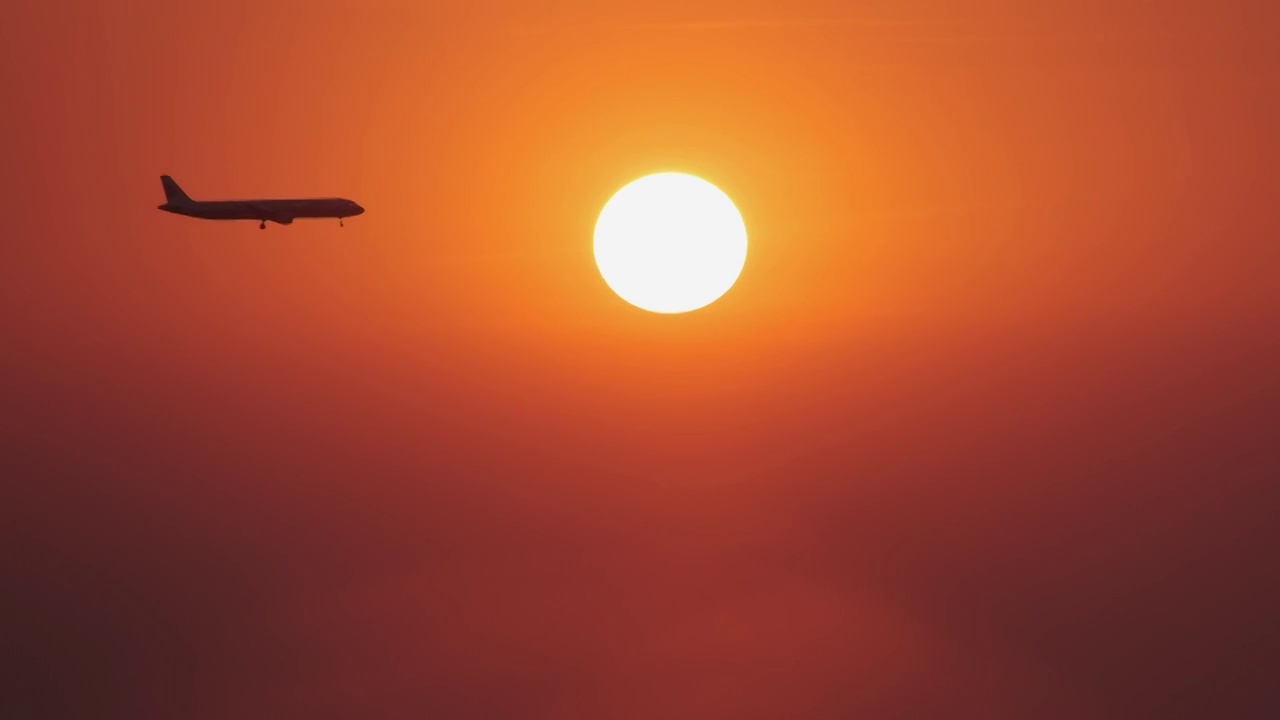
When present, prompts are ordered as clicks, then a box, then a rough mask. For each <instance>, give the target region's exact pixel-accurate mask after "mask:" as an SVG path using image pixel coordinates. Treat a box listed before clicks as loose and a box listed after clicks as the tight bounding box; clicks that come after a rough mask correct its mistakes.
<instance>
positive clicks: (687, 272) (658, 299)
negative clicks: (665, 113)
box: [595, 172, 747, 313]
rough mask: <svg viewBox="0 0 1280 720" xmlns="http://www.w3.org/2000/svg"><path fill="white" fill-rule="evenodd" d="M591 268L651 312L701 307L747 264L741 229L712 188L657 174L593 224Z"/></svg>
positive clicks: (628, 190) (627, 191) (625, 191)
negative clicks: (594, 268) (594, 260)
mask: <svg viewBox="0 0 1280 720" xmlns="http://www.w3.org/2000/svg"><path fill="white" fill-rule="evenodd" d="M595 256H596V265H597V266H598V267H599V268H600V274H601V275H602V276H604V281H605V282H606V283H607V284H608V285H609V287H610V288H611V289H612V290H613V291H614V292H615V293H617V294H618V296H619V297H621V298H622V299H623V300H626V301H627V302H629V303H631V304H632V305H635V306H636V307H639V308H642V309H644V310H649V311H651V312H656V313H683V312H689V311H691V310H697V309H698V308H701V307H705V306H707V305H710V304H711V303H713V302H715V301H716V300H717V299H718V298H720V296H722V295H724V294H725V293H726V292H728V291H729V288H731V287H733V284H734V282H736V281H737V279H738V275H739V274H741V273H742V267H743V265H744V264H745V263H746V260H747V228H746V226H745V225H744V224H743V222H742V215H741V214H740V213H739V212H738V208H737V207H735V206H734V204H733V201H732V200H730V199H729V196H728V195H725V194H724V193H723V192H722V191H721V190H720V189H719V188H717V187H716V186H715V185H712V184H711V183H709V182H707V181H706V180H703V179H701V178H697V177H694V176H692V175H686V174H684V173H674V172H672V173H659V174H657V175H649V176H646V177H643V178H640V179H639V180H636V181H634V182H632V183H630V184H629V185H627V186H625V187H623V188H622V189H621V190H619V191H618V192H617V193H616V194H615V195H614V196H613V197H612V198H611V199H610V200H609V202H608V203H606V204H605V206H604V209H603V210H601V211H600V218H599V219H598V220H597V221H596V230H595Z"/></svg>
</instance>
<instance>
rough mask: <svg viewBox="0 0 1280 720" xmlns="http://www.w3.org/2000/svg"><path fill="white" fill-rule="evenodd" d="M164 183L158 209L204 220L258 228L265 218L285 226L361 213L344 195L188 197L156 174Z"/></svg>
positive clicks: (166, 176)
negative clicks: (245, 222) (250, 223)
mask: <svg viewBox="0 0 1280 720" xmlns="http://www.w3.org/2000/svg"><path fill="white" fill-rule="evenodd" d="M160 184H161V185H163V186H164V199H165V203H164V204H163V205H158V206H157V207H158V208H159V209H160V210H164V211H165V212H171V213H174V214H175V215H186V216H188V217H194V218H204V219H206V220H257V221H258V228H259V229H260V230H265V229H267V221H268V220H270V221H271V222H273V223H279V224H281V225H288V224H290V223H292V222H293V221H294V220H295V219H296V218H337V219H338V225H339V226H342V219H343V218H349V217H353V216H355V215H359V214H361V213H363V212H364V208H362V207H360V206H359V205H357V204H356V203H355V202H353V201H351V200H348V199H346V198H302V199H290V200H192V199H191V198H190V197H189V196H188V195H187V194H186V193H185V192H183V191H182V188H180V187H178V183H176V182H174V180H173V178H171V177H169V176H168V175H161V176H160Z"/></svg>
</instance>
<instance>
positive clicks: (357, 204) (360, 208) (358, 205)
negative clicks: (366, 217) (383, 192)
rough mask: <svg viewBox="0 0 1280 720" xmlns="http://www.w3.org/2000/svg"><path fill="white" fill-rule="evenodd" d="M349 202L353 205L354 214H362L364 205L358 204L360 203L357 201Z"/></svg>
mask: <svg viewBox="0 0 1280 720" xmlns="http://www.w3.org/2000/svg"><path fill="white" fill-rule="evenodd" d="M351 204H352V205H354V206H355V209H356V214H357V215H363V214H364V207H363V206H361V205H360V203H358V202H353V203H351Z"/></svg>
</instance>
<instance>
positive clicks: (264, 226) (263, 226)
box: [258, 220, 267, 230]
mask: <svg viewBox="0 0 1280 720" xmlns="http://www.w3.org/2000/svg"><path fill="white" fill-rule="evenodd" d="M258 229H259V230H266V229H267V221H266V220H263V221H262V222H261V223H259V224H258Z"/></svg>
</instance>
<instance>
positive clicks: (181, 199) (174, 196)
mask: <svg viewBox="0 0 1280 720" xmlns="http://www.w3.org/2000/svg"><path fill="white" fill-rule="evenodd" d="M160 184H161V185H163V186H164V199H165V202H169V203H189V202H191V198H190V197H188V196H187V194H186V193H184V192H182V188H180V187H178V183H176V182H174V181H173V178H171V177H169V176H168V175H161V176H160Z"/></svg>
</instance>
